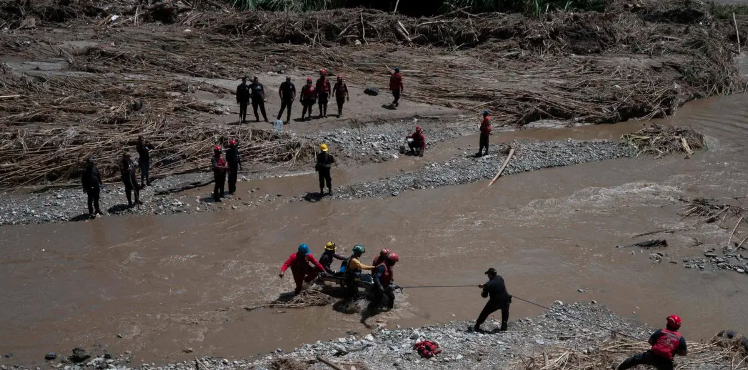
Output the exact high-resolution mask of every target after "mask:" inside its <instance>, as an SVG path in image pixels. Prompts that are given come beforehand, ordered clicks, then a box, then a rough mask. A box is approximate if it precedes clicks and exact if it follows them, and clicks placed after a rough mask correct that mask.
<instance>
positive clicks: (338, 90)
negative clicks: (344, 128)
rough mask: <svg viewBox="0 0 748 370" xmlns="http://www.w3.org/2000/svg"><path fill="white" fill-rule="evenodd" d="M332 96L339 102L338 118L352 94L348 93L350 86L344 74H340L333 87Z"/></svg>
mask: <svg viewBox="0 0 748 370" xmlns="http://www.w3.org/2000/svg"><path fill="white" fill-rule="evenodd" d="M332 96H333V97H334V98H335V101H336V102H337V103H338V118H340V116H342V115H343V104H345V102H346V101H350V100H351V96H350V95H349V94H348V86H346V84H345V81H344V80H343V76H338V82H336V83H335V86H333V88H332Z"/></svg>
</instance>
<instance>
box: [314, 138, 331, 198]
mask: <svg viewBox="0 0 748 370" xmlns="http://www.w3.org/2000/svg"><path fill="white" fill-rule="evenodd" d="M319 148H320V150H321V152H320V153H319V154H317V164H316V165H315V166H314V169H315V170H317V173H319V195H320V196H323V195H325V182H326V183H327V191H328V194H329V195H332V177H331V176H330V169H331V168H332V164H333V163H335V158H333V157H332V155H330V153H328V152H327V150H328V149H327V144H322V145H320V146H319Z"/></svg>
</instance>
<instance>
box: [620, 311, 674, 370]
mask: <svg viewBox="0 0 748 370" xmlns="http://www.w3.org/2000/svg"><path fill="white" fill-rule="evenodd" d="M680 324H681V319H680V317H678V316H675V315H670V316H668V317H667V326H666V328H665V329H658V330H657V331H655V332H654V333H652V335H651V336H650V337H649V344H650V345H652V349H650V350H649V351H647V352H644V353H640V354H638V355H635V356H632V357H630V358H628V359H626V361H624V362H623V363H621V364H620V365H618V368H617V369H618V370H625V369H630V368H632V367H635V366H637V365H650V366H654V367H655V369H657V370H673V369H674V368H675V365H674V363H673V358H674V357H675V355H679V356H686V355H687V354H688V347H686V339H685V338H683V336H682V335H680V333H678V329H680Z"/></svg>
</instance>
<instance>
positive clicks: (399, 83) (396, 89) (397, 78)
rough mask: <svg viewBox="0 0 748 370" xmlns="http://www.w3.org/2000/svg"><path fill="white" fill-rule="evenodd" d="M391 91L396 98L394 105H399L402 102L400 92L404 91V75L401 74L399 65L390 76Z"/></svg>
mask: <svg viewBox="0 0 748 370" xmlns="http://www.w3.org/2000/svg"><path fill="white" fill-rule="evenodd" d="M390 91H392V97H393V98H394V99H395V100H393V101H392V107H397V106H398V105H399V104H400V94H402V93H403V75H402V74H400V68H399V67H395V73H393V74H392V76H391V77H390Z"/></svg>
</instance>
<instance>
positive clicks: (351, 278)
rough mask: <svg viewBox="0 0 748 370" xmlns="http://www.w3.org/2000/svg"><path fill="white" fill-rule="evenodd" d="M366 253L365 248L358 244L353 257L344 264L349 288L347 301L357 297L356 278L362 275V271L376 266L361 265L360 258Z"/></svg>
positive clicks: (354, 248)
mask: <svg viewBox="0 0 748 370" xmlns="http://www.w3.org/2000/svg"><path fill="white" fill-rule="evenodd" d="M364 253H366V248H364V246H363V245H361V244H356V246H355V247H353V255H351V256H350V257H348V259H346V260H345V261H344V262H343V266H344V268H345V269H344V272H345V282H346V286H347V291H346V298H347V299H352V298H355V297H356V293H357V292H358V287H357V286H356V278H357V277H358V276H359V275H361V271H363V270H373V269H374V266H369V265H365V264H363V263H361V261H360V258H361V255H363V254H364Z"/></svg>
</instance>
